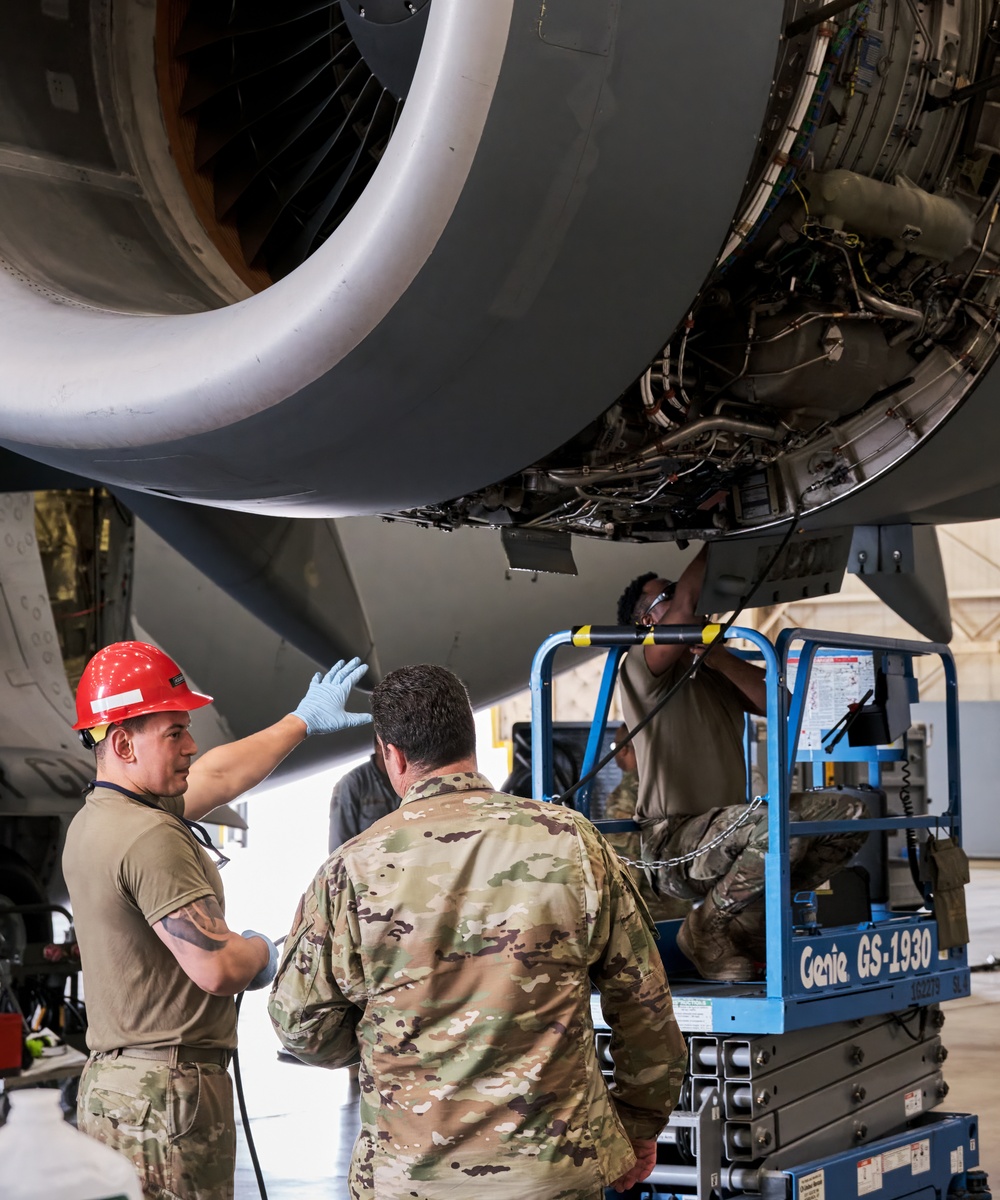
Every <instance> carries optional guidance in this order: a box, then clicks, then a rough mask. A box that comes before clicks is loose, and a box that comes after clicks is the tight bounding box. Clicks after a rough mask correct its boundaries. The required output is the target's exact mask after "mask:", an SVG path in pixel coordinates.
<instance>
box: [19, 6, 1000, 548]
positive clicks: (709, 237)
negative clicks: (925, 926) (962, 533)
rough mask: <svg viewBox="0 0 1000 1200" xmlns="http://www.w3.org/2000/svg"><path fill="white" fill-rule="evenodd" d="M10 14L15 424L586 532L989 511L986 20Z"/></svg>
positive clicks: (303, 484) (153, 467)
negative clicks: (853, 510)
mask: <svg viewBox="0 0 1000 1200" xmlns="http://www.w3.org/2000/svg"><path fill="white" fill-rule="evenodd" d="M9 7H10V11H8V12H7V13H6V14H5V15H4V16H3V17H0V28H2V32H3V37H2V38H0V59H2V63H0V79H2V81H3V83H2V87H3V104H2V105H0V218H2V219H0V258H2V263H0V265H2V266H3V268H4V270H3V272H2V273H0V311H2V314H3V321H2V323H0V341H2V345H3V357H4V363H5V373H4V380H5V387H4V393H3V400H2V403H0V440H2V443H3V444H4V445H6V446H7V447H8V448H9V449H10V450H13V451H17V452H19V453H20V454H21V455H24V456H26V457H28V458H30V459H34V460H40V461H42V462H45V463H48V464H51V465H53V466H56V467H59V468H62V469H64V470H66V471H70V472H73V473H75V474H76V475H77V476H82V477H84V478H86V479H89V480H98V481H100V482H103V483H105V484H108V485H111V486H117V487H119V488H131V489H139V490H144V491H148V492H151V493H155V494H157V495H159V496H166V497H169V498H175V499H180V500H187V501H196V502H200V503H202V504H210V505H216V506H221V507H230V508H242V509H246V510H252V511H255V512H258V513H263V514H272V515H286V516H287V515H291V514H295V515H316V516H320V515H321V516H337V515H344V514H350V513H373V512H381V513H386V514H389V515H392V516H396V517H402V518H403V519H406V520H412V521H417V522H420V523H422V524H429V525H436V526H440V527H442V528H446V529H454V528H456V527H457V526H461V525H487V526H494V527H496V526H509V527H514V528H517V529H529V530H536V531H537V530H543V531H544V530H557V531H563V532H569V533H577V534H585V535H591V536H596V537H599V538H607V539H613V540H638V541H643V540H656V539H671V538H674V539H676V538H684V537H688V536H697V537H699V538H710V537H717V536H720V535H723V534H726V533H731V532H736V533H738V532H741V531H747V530H756V529H760V528H761V527H764V526H768V525H771V524H773V523H776V522H781V521H786V520H787V519H788V518H790V517H797V518H803V519H805V518H808V517H810V515H811V514H818V516H817V517H816V519H817V520H818V521H820V522H822V521H825V520H828V521H830V522H834V521H839V522H842V520H843V519H842V518H841V517H840V516H837V515H835V516H832V517H830V518H827V517H826V516H825V515H824V514H825V513H826V510H827V509H829V508H830V507H831V506H833V505H835V504H837V503H841V504H842V503H843V502H844V501H845V500H847V499H849V498H851V497H852V496H854V495H855V494H857V493H859V492H861V491H862V490H865V499H864V509H865V519H867V520H868V521H876V522H877V521H879V520H882V519H891V518H893V517H894V516H897V515H898V514H901V513H902V514H912V513H913V512H915V511H918V510H921V511H923V510H928V506H930V511H929V516H930V517H935V516H938V517H939V516H948V515H950V516H952V517H954V515H955V507H956V505H958V503H959V500H960V498H962V497H966V496H967V495H968V494H969V493H970V492H978V493H980V497H979V499H978V500H977V501H976V502H975V503H974V504H973V505H972V508H973V509H974V511H973V513H972V514H971V515H975V516H989V515H994V512H1000V504H997V503H996V497H995V496H993V495H992V494H991V495H986V492H987V491H988V490H989V489H990V488H991V487H992V486H993V479H992V473H991V470H990V468H989V464H987V463H985V462H984V461H983V460H984V457H985V456H983V455H981V454H979V453H978V452H977V446H978V444H979V442H981V441H984V440H987V439H988V437H989V435H990V432H991V431H992V430H994V428H995V425H996V423H997V421H998V417H997V416H996V413H997V412H998V411H1000V406H998V405H997V403H995V402H994V399H993V396H992V387H991V385H989V384H987V385H986V386H985V387H983V388H981V389H979V391H978V392H976V389H977V386H978V385H979V384H980V383H981V382H982V381H983V380H984V378H985V377H986V375H987V372H988V370H989V367H990V365H991V363H992V362H993V360H994V358H995V355H996V351H997V346H998V333H997V298H998V288H1000V266H998V262H1000V223H998V221H997V213H998V203H1000V117H998V113H1000V74H998V72H997V63H996V54H997V46H998V44H1000V23H998V17H997V9H996V5H995V4H991V3H987V2H986V0H949V2H948V3H943V2H941V3H924V2H920V0H857V2H853V3H844V2H843V0H833V2H832V3H825V4H820V3H818V0H787V2H783V0H755V2H754V3H753V4H747V3H745V0H699V2H698V3H697V4H689V5H684V6H680V5H674V4H664V3H663V2H662V0H628V3H624V2H623V0H545V2H544V3H542V2H541V0H483V2H481V3H479V2H477V3H469V0H363V2H362V0H286V2H285V3H283V4H281V5H280V6H276V5H273V4H268V3H265V2H264V0H155V2H152V0H142V2H140V0H42V2H41V3H39V4H35V5H14V6H9ZM992 386H993V387H995V385H992ZM959 416H961V417H962V420H958V419H957V418H958V417H959ZM953 418H955V419H954V420H953ZM945 423H950V424H951V426H952V435H953V437H952V442H953V445H952V447H951V449H950V450H949V451H948V452H947V453H946V454H944V455H940V456H934V455H923V454H921V453H920V452H921V450H922V448H923V447H924V446H925V445H926V444H927V443H928V442H929V441H930V439H932V437H934V435H935V434H936V433H938V431H939V430H941V429H942V426H944V425H945ZM940 444H942V445H944V442H943V441H942V443H940ZM907 462H916V463H919V464H920V467H919V469H917V470H916V471H911V473H910V474H909V475H907V474H906V473H905V472H903V471H900V469H899V468H900V467H901V465H902V464H905V463H907ZM879 484H884V485H885V486H884V487H883V488H882V490H881V491H880V490H879V487H878V485H879ZM935 504H936V505H937V507H936V508H935V507H934V505H935ZM949 505H951V508H950V509H949V507H948V506H949ZM925 515H927V514H926V513H925ZM855 519H857V518H856V517H854V518H852V520H855ZM843 523H847V522H843Z"/></svg>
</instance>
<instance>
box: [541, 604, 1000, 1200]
mask: <svg viewBox="0 0 1000 1200" xmlns="http://www.w3.org/2000/svg"><path fill="white" fill-rule="evenodd" d="M720 634H724V636H725V637H726V638H727V639H729V640H743V641H745V642H747V643H749V644H750V645H751V646H752V647H753V650H751V651H749V652H742V653H744V654H745V656H746V657H752V658H754V659H756V660H761V661H762V662H763V665H764V668H765V671H766V686H767V709H766V718H767V779H768V784H769V791H768V795H767V796H766V797H765V800H766V803H767V807H768V822H769V831H770V838H769V843H768V850H767V854H766V859H765V893H764V894H765V912H766V921H767V970H766V979H765V981H764V982H763V983H747V984H713V983H708V982H706V981H704V980H697V981H696V980H693V979H692V978H691V977H692V975H693V974H694V972H693V969H692V968H691V966H690V964H689V963H688V962H687V960H686V959H685V958H684V957H683V956H682V955H681V954H680V952H679V951H678V950H677V948H676V944H675V940H676V932H677V928H678V927H679V924H680V923H679V922H663V923H662V924H661V925H660V926H659V931H660V935H661V952H662V954H663V958H664V961H665V963H666V965H667V969H668V972H669V973H670V976H671V987H672V990H673V993H674V1006H675V1011H676V1013H677V1018H678V1022H679V1024H680V1026H681V1028H682V1029H683V1030H684V1031H685V1033H686V1034H688V1037H689V1046H690V1050H691V1064H690V1070H689V1076H688V1080H687V1083H686V1087H685V1097H684V1098H683V1100H682V1106H681V1111H679V1112H678V1113H677V1114H676V1115H675V1117H674V1118H672V1119H671V1124H670V1125H669V1126H668V1128H667V1129H666V1130H665V1131H664V1133H663V1135H661V1139H660V1140H661V1144H662V1147H663V1150H664V1152H663V1154H662V1155H661V1157H664V1158H668V1159H676V1160H677V1161H670V1162H667V1163H664V1164H661V1165H660V1166H658V1167H657V1168H656V1169H655V1171H654V1174H653V1176H651V1178H650V1180H649V1181H647V1184H644V1185H641V1189H640V1191H639V1192H638V1193H637V1194H646V1195H649V1194H650V1188H652V1194H653V1195H657V1196H665V1195H677V1196H697V1197H698V1198H699V1200H708V1198H709V1197H710V1196H712V1195H726V1194H730V1195H731V1194H762V1195H764V1196H765V1197H770V1196H774V1197H779V1196H780V1197H782V1198H785V1197H788V1198H789V1200H850V1198H851V1197H854V1196H859V1197H860V1196H867V1195H872V1196H874V1197H875V1200H904V1198H907V1197H912V1198H914V1200H917V1198H919V1200H942V1198H943V1197H945V1196H948V1195H952V1196H955V1197H958V1196H962V1195H964V1194H965V1193H966V1192H969V1194H972V1195H976V1196H980V1197H986V1196H988V1195H989V1193H988V1192H987V1191H986V1190H985V1187H986V1183H985V1177H984V1176H983V1175H982V1173H981V1172H977V1171H976V1170H975V1168H977V1167H978V1165H979V1155H978V1142H979V1138H978V1120H977V1118H976V1117H974V1116H967V1115H943V1114H933V1113H931V1112H930V1111H929V1110H930V1109H931V1108H933V1107H934V1106H936V1105H937V1104H939V1103H940V1101H941V1100H942V1099H943V1098H944V1095H945V1094H946V1092H947V1085H945V1084H944V1081H943V1078H942V1076H941V1070H940V1064H941V1062H942V1061H943V1059H944V1057H945V1054H946V1052H945V1051H944V1050H943V1049H942V1047H941V1045H940V1037H939V1031H940V1026H941V1024H942V1023H943V1016H942V1014H941V1013H940V1010H939V1009H938V1008H937V1005H938V1003H939V1002H940V1001H943V1000H948V999H953V998H957V997H960V996H967V995H969V992H970V975H969V966H968V958H967V951H966V947H964V946H961V947H953V948H951V949H947V950H941V949H939V946H938V929H937V921H936V920H935V917H934V915H933V913H931V912H926V911H922V912H912V913H911V912H907V913H899V912H892V911H890V910H889V908H888V907H887V906H886V905H873V907H872V920H871V922H864V923H863V924H861V925H849V926H839V927H837V928H823V929H819V928H812V929H806V928H803V927H796V926H795V925H794V923H793V913H792V909H791V906H790V904H789V903H787V899H788V897H789V889H790V872H789V855H788V844H789V839H790V838H791V837H798V836H810V835H819V834H829V833H837V832H845V831H849V832H855V831H856V830H857V825H856V823H855V822H850V821H825V822H802V821H792V820H791V819H790V812H789V798H790V793H791V778H792V769H793V767H794V764H795V762H796V761H803V760H804V761H811V762H812V763H813V772H814V778H816V779H817V780H819V779H821V778H822V771H823V766H824V763H825V762H830V761H846V760H862V761H868V763H869V778H870V781H871V782H872V784H873V785H875V786H877V784H878V779H879V771H880V763H881V762H884V761H890V760H893V759H901V758H903V757H904V756H905V750H898V749H896V748H895V747H872V748H867V747H866V748H863V749H861V750H860V751H859V750H858V749H853V750H852V749H848V747H846V746H844V745H841V746H839V747H838V748H837V749H836V750H834V751H832V752H828V751H826V750H822V751H816V750H803V751H799V749H798V746H799V739H800V734H801V731H802V726H803V715H804V712H805V707H806V699H807V696H808V689H809V681H810V677H811V674H812V669H813V665H814V662H815V660H816V656H817V654H819V653H821V652H822V651H830V650H837V651H870V652H872V653H873V654H874V655H879V654H886V653H893V654H901V655H903V656H905V657H906V658H907V659H908V660H909V661H910V662H912V660H913V659H915V658H918V657H924V656H928V655H931V656H937V657H938V658H940V660H941V663H942V665H943V668H944V678H945V689H946V719H947V758H948V781H949V784H948V797H947V804H946V807H945V808H944V810H943V811H941V812H938V813H935V814H928V815H925V816H903V817H875V818H873V819H871V820H868V821H866V822H865V825H866V828H867V829H869V830H870V831H872V832H874V831H876V830H906V829H934V830H936V831H937V832H938V833H939V834H943V835H947V836H950V837H951V838H953V839H954V840H955V842H956V843H959V844H960V843H961V790H960V786H959V746H958V689H957V678H956V672H955V663H954V659H953V657H952V655H951V652H950V650H949V649H948V647H947V646H944V645H940V644H937V643H930V642H914V641H903V640H897V639H888V638H870V637H861V636H853V635H849V634H844V633H830V632H823V631H818V630H810V629H789V630H784V631H783V632H782V633H781V635H780V636H779V638H778V639H777V642H776V643H775V644H772V643H771V642H770V641H769V640H768V639H767V638H766V637H764V636H763V635H762V634H760V633H758V632H757V631H756V630H753V629H745V628H741V627H737V626H734V627H732V628H730V629H728V630H723V629H722V628H721V627H720V626H718V625H710V626H706V627H704V628H703V627H701V626H678V625H670V626H655V627H652V628H648V629H644V628H637V627H617V626H589V625H584V626H578V627H576V628H574V629H572V630H568V631H565V632H562V633H557V634H554V635H553V636H551V637H550V638H548V639H547V640H546V641H545V642H544V643H543V644H542V646H541V647H540V648H539V650H538V652H537V654H536V655H535V659H534V663H533V665H532V672H531V702H532V712H531V718H532V785H533V794H534V795H535V797H536V798H539V799H543V800H552V799H554V798H555V797H554V790H553V753H552V673H553V663H554V659H555V655H556V652H557V651H558V650H559V649H560V648H561V647H564V646H565V647H579V648H588V649H591V648H602V649H606V650H607V656H606V661H605V667H604V672H603V676H602V679H601V686H600V690H599V693H598V700H597V705H596V711H595V713H594V719H593V724H592V726H591V730H590V736H589V739H588V743H587V748H586V753H585V756H584V762H583V766H582V772H581V776H586V775H587V774H588V773H589V772H590V771H591V769H592V768H593V766H594V764H595V763H596V762H597V760H598V756H599V754H600V749H601V745H602V740H603V737H604V731H605V728H606V725H607V720H608V714H609V711H610V707H611V700H612V694H613V692H614V687H615V683H616V681H617V677H618V668H619V666H620V663H621V660H622V658H623V656H624V655H625V654H626V653H627V651H628V650H629V649H630V647H632V646H638V645H650V644H653V645H664V644H684V645H705V644H709V643H711V642H712V641H714V640H716V639H717V638H718V637H719V636H720ZM793 648H794V649H795V650H796V652H797V655H798V663H797V665H798V669H797V673H796V678H795V684H794V688H793V691H792V693H791V696H790V697H789V693H788V691H787V680H788V678H789V667H790V663H791V661H792V658H791V656H792V655H793ZM667 711H668V712H669V707H668V710H667ZM824 742H825V739H824ZM574 803H575V806H576V807H577V808H578V809H579V810H581V811H582V812H584V813H585V814H586V815H588V816H589V815H590V787H589V785H587V784H585V785H584V786H583V787H581V788H580V789H579V791H578V792H577V793H576V797H575V801H574ZM596 824H597V825H598V827H600V828H602V829H603V830H604V831H605V832H620V831H629V830H635V829H637V828H638V827H637V826H636V825H635V823H634V822H631V821H601V820H598V821H597V822H596ZM685 974H686V975H687V976H688V978H687V980H685V979H683V978H679V976H683V975H685ZM593 1011H594V1023H595V1029H596V1030H597V1032H598V1040H599V1044H600V1041H601V1036H602V1035H601V1030H602V1028H604V1029H606V1028H607V1027H606V1025H604V1022H603V1018H602V1016H601V1013H600V1007H599V1004H598V1003H597V1000H596V998H595V1001H594V1004H593ZM914 1026H916V1032H915V1031H914ZM866 1064H867V1065H866ZM845 1142H846V1143H847V1144H848V1145H849V1148H848V1149H843V1148H840V1149H837V1150H836V1151H835V1152H833V1153H831V1152H830V1150H831V1148H832V1147H843V1146H844V1144H845ZM682 1160H683V1161H682ZM963 1189H964V1191H963Z"/></svg>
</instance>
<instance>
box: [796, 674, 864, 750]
mask: <svg viewBox="0 0 1000 1200" xmlns="http://www.w3.org/2000/svg"><path fill="white" fill-rule="evenodd" d="M798 668H799V657H798V655H797V654H790V655H789V657H788V686H789V687H790V688H793V689H794V687H795V678H796V676H797V674H798ZM874 686H875V664H874V661H873V659H872V655H871V652H870V651H866V650H843V651H837V652H836V653H835V654H834V653H822V652H821V653H819V654H817V655H816V657H815V658H814V659H813V665H812V671H811V672H810V674H809V691H808V692H807V693H806V704H805V708H804V710H803V713H802V735H801V737H800V738H799V749H800V750H820V749H822V746H823V736H824V734H825V733H826V732H827V731H828V730H830V729H832V728H833V727H834V725H836V724H837V723H838V722H839V721H841V720H842V719H843V717H844V714H845V713H846V712H847V709H848V706H849V705H851V704H857V703H858V701H859V700H860V699H861V697H862V696H863V695H864V694H865V692H867V691H868V689H869V688H873V687H874Z"/></svg>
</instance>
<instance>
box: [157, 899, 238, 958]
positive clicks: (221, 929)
mask: <svg viewBox="0 0 1000 1200" xmlns="http://www.w3.org/2000/svg"><path fill="white" fill-rule="evenodd" d="M163 928H164V929H165V930H166V931H167V933H169V934H170V936H171V937H175V938H178V939H179V940H180V941H182V942H190V943H191V945H192V946H197V947H198V949H199V950H221V949H223V947H224V946H225V944H226V941H227V939H228V937H229V930H228V929H227V927H226V918H225V917H224V916H223V913H222V909H221V908H220V907H219V902H218V901H217V900H216V899H215V897H214V896H205V897H204V898H203V899H201V900H193V901H192V902H191V903H190V904H186V905H185V906H184V907H183V908H179V909H178V910H177V911H176V912H172V913H170V914H169V916H166V917H164V918H163Z"/></svg>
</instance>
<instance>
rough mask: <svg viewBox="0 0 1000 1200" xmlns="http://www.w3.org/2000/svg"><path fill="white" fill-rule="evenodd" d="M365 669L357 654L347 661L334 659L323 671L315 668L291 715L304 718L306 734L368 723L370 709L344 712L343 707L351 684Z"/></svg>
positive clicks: (369, 720) (332, 730)
mask: <svg viewBox="0 0 1000 1200" xmlns="http://www.w3.org/2000/svg"><path fill="white" fill-rule="evenodd" d="M367 670H368V667H367V665H366V664H365V663H362V661H361V659H360V658H352V659H351V661H350V662H349V663H345V662H344V661H343V659H341V660H340V662H337V663H334V665H333V666H332V667H331V668H330V669H329V671H327V673H326V674H325V675H322V674H320V672H318V671H317V672H316V674H315V675H314V676H313V680H312V683H310V685H309V691H307V692H306V694H305V695H304V696H303V697H302V699H301V700H300V701H299V706H298V708H296V709H295V711H294V712H293V713H292V716H295V717H298V718H299V720H301V721H305V723H306V733H307V734H313V733H336V731H337V730H338V729H349V728H350V727H351V726H352V725H368V724H369V723H370V722H371V714H370V713H356V712H347V711H346V709H345V708H344V705H345V703H346V702H347V697H348V696H349V695H350V694H351V688H352V687H354V685H355V684H356V683H357V682H358V680H359V679H360V678H361V677H362V675H364V673H365V672H366V671H367Z"/></svg>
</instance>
